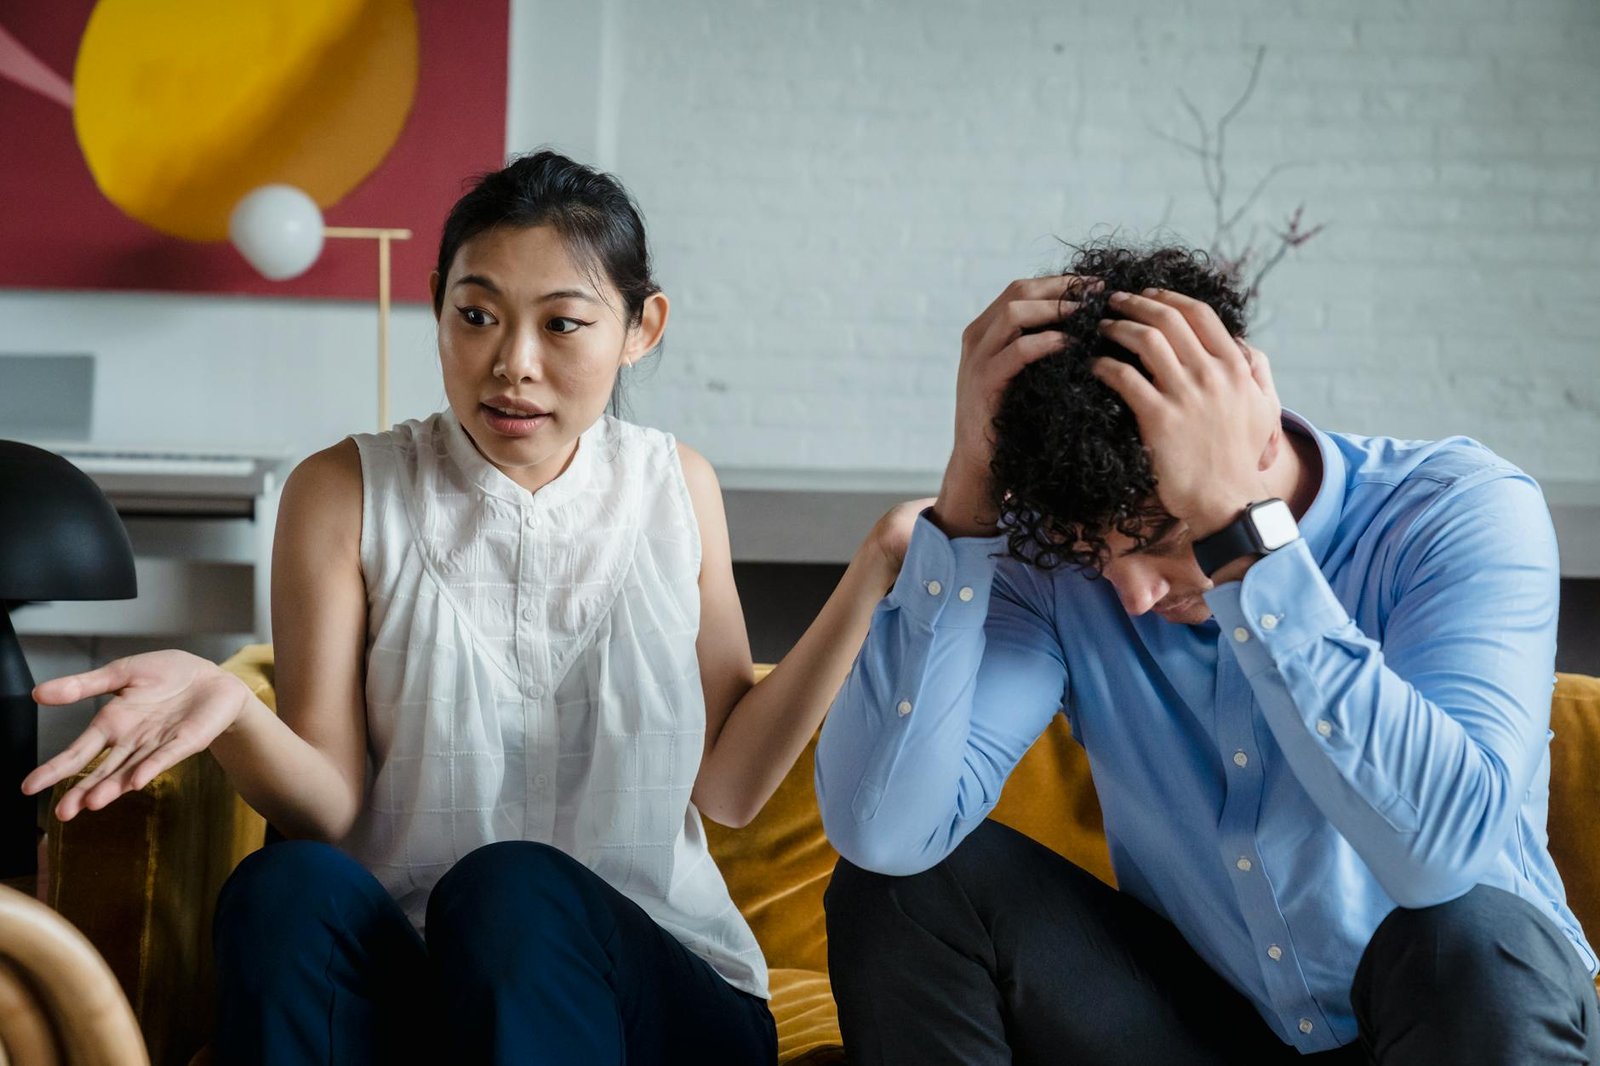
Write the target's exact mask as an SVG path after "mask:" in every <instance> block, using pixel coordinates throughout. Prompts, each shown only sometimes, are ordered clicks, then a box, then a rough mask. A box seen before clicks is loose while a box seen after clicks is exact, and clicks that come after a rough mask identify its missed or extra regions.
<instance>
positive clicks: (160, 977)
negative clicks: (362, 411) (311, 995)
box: [48, 645, 1600, 1066]
mask: <svg viewBox="0 0 1600 1066" xmlns="http://www.w3.org/2000/svg"><path fill="white" fill-rule="evenodd" d="M225 665H226V667H227V669H229V670H231V671H232V672H233V673H235V674H237V675H238V676H239V677H241V678H243V679H244V680H245V682H246V683H247V684H248V685H249V686H250V687H251V689H252V690H253V691H255V692H256V694H257V695H259V696H260V697H261V698H262V699H263V700H264V701H265V702H266V703H267V704H268V705H269V706H272V705H273V703H274V697H273V687H272V649H271V648H270V647H269V646H265V645H257V646H253V647H249V648H246V649H244V650H243V651H241V652H240V653H239V654H238V655H236V656H234V658H232V659H231V660H229V661H228V662H227V663H226V664H225ZM1551 727H1552V728H1553V729H1554V730H1555V734H1556V739H1555V741H1554V745H1553V748H1552V762H1553V765H1552V768H1551V796H1550V823H1549V825H1550V849H1551V851H1552V852H1553V853H1554V855H1555V859H1556V863H1557V865H1558V866H1559V867H1560V869H1561V871H1562V876H1563V877H1564V878H1565V880H1566V884H1567V891H1568V893H1569V895H1570V898H1571V900H1572V906H1573V909H1574V910H1576V911H1577V913H1578V917H1579V918H1580V920H1582V921H1583V922H1584V924H1585V926H1586V927H1587V928H1588V929H1590V930H1591V931H1600V679H1596V678H1589V677H1580V676H1575V675H1561V676H1560V677H1559V678H1558V684H1557V687H1556V693H1555V700H1554V703H1553V708H1552V723H1551ZM811 773H812V751H811V749H810V748H809V747H808V748H807V750H806V751H805V753H804V754H803V755H802V756H801V757H800V760H799V762H798V763H797V764H796V765H795V767H794V769H793V770H792V771H790V773H789V775H788V777H787V778H786V779H785V780H784V782H783V784H782V785H781V786H780V787H779V789H778V792H777V794H776V795H774V796H773V798H772V800H771V802H769V803H768V804H767V806H766V808H765V809H764V810H763V811H762V812H761V815H760V816H759V817H758V818H757V819H756V820H755V821H754V822H753V823H751V825H749V826H748V827H746V828H745V829H742V830H727V829H723V828H721V827H718V826H714V825H710V824H709V823H708V825H707V828H708V830H709V832H710V837H711V847H712V852H713V854H714V855H715V857H716V859H717V862H718V864H719V865H720V866H721V868H722V871H723V873H724V875H725V876H726V878H727V881H728V887H729V889H730V890H731V892H732V893H733V898H734V900H735V901H736V902H737V903H738V904H739V907H740V909H741V910H742V911H743V912H744V914H745V917H746V918H747V919H748V920H749V922H750V925H751V927H752V928H753V929H754V931H755V934H756V937H757V939H759V940H760V941H761V946H762V948H763V949H764V950H765V952H766V956H767V961H768V963H769V964H770V966H771V968H772V988H773V1000H772V1010H773V1014H774V1015H775V1016H776V1018H777V1020H778V1040H779V1058H780V1061H781V1062H783V1063H785V1064H796V1066H798V1064H807V1066H818V1064H823V1063H842V1062H844V1054H843V1051H842V1050H841V1049H840V1042H839V1028H838V1021H837V1016H836V1014H835V1012H834V1005H833V999H832V995H831V993H830V991H829V986H828V977H827V972H826V971H827V947H826V943H825V934H824V926H823V913H822V892H823V889H824V888H825V887H826V886H827V883H828V877H829V875H830V874H831V872H832V870H833V864H834V861H835V859H836V855H835V853H834V851H833V849H832V848H830V847H829V846H828V843H827V841H826V840H825V839H824V838H823V834H822V825H821V821H820V818H819V816H818V814H817V805H816V800H815V797H814V796H813V793H812V787H811ZM61 787H65V786H61ZM994 817H995V818H997V819H999V820H1000V821H1002V822H1005V823H1006V824H1008V825H1011V826H1013V827H1015V828H1017V829H1019V830H1021V831H1022V832H1024V833H1027V834H1029V835H1030V836H1032V837H1034V838H1035V839H1038V840H1040V841H1043V842H1044V843H1045V844H1047V845H1049V846H1050V847H1052V848H1054V849H1056V850H1057V851H1059V852H1060V853H1062V854H1064V855H1066V856H1067V857H1069V858H1071V859H1072V860H1073V861H1075V862H1077V863H1079V864H1080V865H1082V866H1083V867H1085V868H1086V869H1088V870H1090V871H1092V872H1093V873H1095V874H1096V875H1098V876H1099V877H1101V878H1104V879H1105V880H1107V881H1110V880H1111V864H1110V859H1109V856H1108V854H1107V852H1106V845H1105V838H1104V836H1103V834H1102V831H1101V826H1100V809H1099V804H1098V802H1097V801H1096V799H1095V795H1094V789H1093V786H1092V784H1091V782H1090V779H1089V770H1088V764H1087V761H1086V759H1085V758H1084V755H1083V752H1082V749H1081V748H1079V747H1078V745H1077V744H1076V743H1075V742H1074V741H1073V740H1072V738H1071V735H1070V734H1069V733H1068V732H1067V729H1066V726H1065V723H1064V722H1062V721H1060V720H1058V721H1057V723H1056V724H1055V725H1054V726H1053V727H1052V728H1051V729H1050V730H1049V731H1048V732H1047V733H1046V734H1045V735H1044V736H1043V737H1041V738H1040V740H1039V741H1038V743H1037V744H1035V745H1034V747H1033V749H1032V750H1031V751H1030V752H1029V753H1028V755H1027V757H1026V758H1024V759H1023V761H1022V763H1021V765H1020V766H1018V768H1017V770H1016V771H1015V772H1014V773H1013V774H1012V776H1011V779H1010V780H1009V782H1008V783H1007V785H1006V789H1005V793H1004V795H1003V796H1002V798H1001V801H1000V805H999V807H998V808H997V809H996V810H995V813H994ZM263 829H264V827H263V824H262V821H261V819H260V818H259V817H258V816H257V815H255V813H254V812H252V811H251V810H250V809H249V808H247V807H245V806H244V804H243V803H242V802H240V801H239V799H238V797H237V796H236V795H234V793H233V792H232V790H231V789H230V788H229V787H228V784H227V781H226V780H225V779H224V777H223V775H222V773H221V771H220V770H219V769H218V767H217V765H216V763H215V762H214V761H212V760H211V758H210V757H209V756H204V755H202V756H197V757H195V758H193V759H189V760H187V761H186V762H185V763H183V764H182V765H180V766H177V767H175V768H173V769H172V770H170V771H168V772H167V773H166V774H164V775H162V776H161V777H159V778H157V779H156V780H155V781H153V782H151V783H150V785H149V786H147V787H146V788H145V789H144V791H143V792H141V793H139V794H137V795H132V796H126V797H124V798H123V799H121V800H119V801H118V802H117V803H114V804H112V805H111V806H110V807H108V808H107V809H105V810H103V811H98V812H85V813H84V814H83V815H81V816H80V817H78V818H76V819H74V820H73V821H72V822H70V823H67V824H65V825H63V824H60V823H52V824H51V826H50V827H49V833H48V853H49V874H50V877H49V888H48V892H49V901H50V903H51V904H52V905H53V906H55V907H56V908H57V909H58V910H59V911H60V912H61V913H62V914H64V915H65V916H66V917H67V918H68V919H70V920H71V921H72V922H73V923H74V924H76V925H77V926H78V927H79V928H80V929H82V930H83V931H84V932H85V933H87V934H88V936H89V938H90V940H91V941H92V942H93V943H94V944H95V946H96V947H98V948H99V949H100V951H101V952H102V954H104V956H105V958H106V961H107V962H108V963H109V964H110V965H111V968H112V971H113V972H114V973H115V974H116V975H117V977H118V979H119V980H120V981H121V982H122V985H123V988H124V989H125V990H126V991H127V993H128V999H129V1000H130V1002H131V1003H132V1004H133V1008H134V1011H135V1013H136V1015H137V1016H138V1019H139V1022H140V1025H141V1027H142V1029H143V1031H144V1034H145V1039H146V1041H147V1043H148V1044H149V1047H150V1053H151V1061H152V1062H153V1063H155V1064H156V1066H169V1064H170V1066H182V1064H184V1063H186V1062H189V1061H190V1058H191V1056H193V1055H194V1054H195V1053H196V1051H197V1050H198V1049H200V1048H201V1047H202V1045H203V1044H204V1043H205V1040H206V1037H207V1033H208V1029H209V1012H210V1008H211V974H210V970H211V944H210V923H211V913H212V905H213V903H214V901H215V899H216V896H217V891H218V889H219V888H220V887H221V884H222V881H223V879H224V878H226V876H227V874H228V872H229V871H230V870H231V869H232V868H233V866H234V864H235V863H237V862H238V861H239V860H240V859H241V858H243V857H244V856H245V855H246V854H248V853H249V852H250V851H252V850H254V849H255V848H258V847H260V846H261V842H262V833H263Z"/></svg>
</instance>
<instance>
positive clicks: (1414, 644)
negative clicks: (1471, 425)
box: [1206, 476, 1560, 907]
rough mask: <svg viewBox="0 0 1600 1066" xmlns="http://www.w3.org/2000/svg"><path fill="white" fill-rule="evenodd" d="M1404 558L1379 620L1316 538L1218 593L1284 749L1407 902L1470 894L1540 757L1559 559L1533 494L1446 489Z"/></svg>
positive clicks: (1499, 480) (1403, 544)
mask: <svg viewBox="0 0 1600 1066" xmlns="http://www.w3.org/2000/svg"><path fill="white" fill-rule="evenodd" d="M1408 521H1410V526H1409V528H1407V529H1405V530H1401V531H1398V532H1397V533H1396V535H1395V538H1394V549H1393V554H1390V553H1389V551H1387V550H1385V549H1383V548H1380V549H1377V550H1374V551H1373V562H1372V566H1374V567H1381V568H1383V569H1384V570H1385V571H1387V573H1388V574H1389V575H1390V583H1391V588H1390V590H1389V591H1388V596H1387V599H1388V604H1389V605H1390V609H1389V611H1388V613H1387V615H1386V616H1384V615H1383V614H1381V613H1380V614H1379V615H1378V616H1377V617H1378V618H1379V619H1380V620H1379V621H1378V622H1376V623H1369V625H1373V626H1374V627H1375V628H1377V629H1378V630H1379V632H1376V633H1368V632H1363V631H1362V630H1361V629H1360V628H1358V626H1357V625H1356V623H1355V622H1354V621H1353V620H1352V619H1351V617H1350V615H1349V613H1348V612H1347V611H1346V609H1345V608H1344V606H1343V605H1342V604H1341V602H1340V600H1339V599H1338V598H1337V597H1336V596H1335V594H1334V592H1333V590H1332V588H1330V587H1329V584H1328V581H1327V579H1326V578H1325V577H1324V576H1323V574H1322V572H1321V570H1320V569H1319V568H1318V567H1317V564H1316V561H1315V560H1314V559H1313V558H1312V556H1311V553H1310V551H1309V549H1308V547H1307V546H1306V544H1305V542H1304V541H1299V542H1296V543H1294V544H1291V545H1289V546H1288V547H1286V548H1284V549H1282V550H1280V551H1278V552H1275V553H1273V554H1271V555H1269V556H1267V557H1266V558H1264V559H1261V560H1260V561H1258V562H1257V563H1256V564H1255V565H1254V566H1252V567H1251V568H1250V569H1249V570H1248V571H1247V572H1246V574H1245V577H1244V580H1243V581H1242V582H1230V583H1229V584H1226V585H1222V586H1219V587H1218V588H1216V589H1214V590H1212V591H1211V592H1210V593H1208V594H1207V596H1206V600H1207V602H1208V603H1210V605H1211V608H1212V610H1213V612H1214V613H1215V615H1216V617H1217V620H1218V622H1219V623H1220V624H1221V626H1222V631H1223V633H1224V634H1225V636H1226V638H1227V641H1228V643H1229V644H1230V646H1231V647H1232V649H1233V652H1234V654H1235V656H1236V657H1237V658H1238V661H1239V664H1240V666H1241V667H1242V668H1243V671H1244V673H1245V676H1246V677H1247V678H1248V679H1249V682H1250V685H1251V687H1252V689H1253V690H1254V692H1255V695H1256V699H1257V701H1258V702H1259V703H1260V705H1261V710H1262V714H1263V716H1264V717H1265V718H1266V721H1267V724H1268V727H1269V728H1270V729H1271V730H1272V733H1273V736H1274V737H1275V738H1276V740H1277V742H1278V744H1279V746H1280V747H1281V748H1282V750H1283V753H1284V757H1285V759H1286V760H1287V761H1288V762H1289V764H1290V767H1291V769H1292V770H1293V772H1294V773H1295V775H1296V777H1297V778H1298V779H1299V781H1300V782H1301V784H1302V785H1303V786H1304V788H1305V789H1306V791H1307V792H1308V793H1309V794H1310V796H1311V799H1312V800H1313V802H1315V803H1316V804H1317V806H1318V808H1319V809H1320V810H1321V811H1322V812H1323V813H1324V814H1325V815H1326V816H1327V817H1328V819H1329V821H1331V822H1332V823H1333V824H1334V826H1335V827H1336V828H1338V829H1339V831H1340V832H1341V833H1342V834H1343V835H1344V837H1345V838H1346V839H1347V840H1349V841H1350V843H1351V845H1352V846H1353V847H1354V848H1355V849H1356V851H1357V853H1358V854H1360V855H1361V857H1362V859H1363V860H1365V862H1366V863H1367V865H1368V866H1369V867H1370V868H1371V869H1372V872H1373V874H1374V875H1375V876H1376V877H1377V878H1378V881H1379V883H1380V884H1382V885H1383V887H1384V889H1385V891H1387V892H1388V894H1389V895H1390V896H1391V897H1392V898H1393V899H1394V900H1395V901H1396V902H1397V903H1399V904H1400V905H1401V906H1406V907H1423V906H1429V905H1432V904H1435V903H1441V902H1444V901H1447V900H1450V899H1454V898H1455V897H1457V896H1459V895H1461V894H1463V893H1465V892H1466V891H1468V890H1469V889H1471V888H1472V886H1473V885H1474V884H1476V883H1477V882H1478V880H1479V879H1480V878H1481V876H1482V875H1483V873H1484V871H1485V870H1486V869H1487V868H1488V866H1489V864H1490V863H1491V862H1492V861H1493V859H1494V857H1495V856H1496V855H1497V854H1498V853H1499V852H1500V851H1501V850H1502V848H1503V846H1504V844H1505V841H1506V839H1507V836H1508V834H1509V833H1510V832H1511V831H1512V830H1513V828H1514V825H1515V821H1516V817H1517V813H1518V811H1519V809H1520V807H1521V806H1522V804H1523V803H1524V802H1525V800H1526V798H1527V793H1528V789H1529V787H1530V785H1531V783H1532V781H1533V778H1534V774H1535V772H1536V771H1537V769H1538V767H1539V765H1540V763H1541V761H1542V760H1543V759H1544V757H1545V753H1546V748H1547V742H1548V736H1549V734H1548V732H1547V729H1548V724H1549V717H1550V694H1551V689H1552V686H1553V684H1554V659H1555V627H1556V605H1557V601H1558V594H1559V581H1560V577H1559V574H1560V569H1559V566H1558V563H1557V554H1556V542H1555V533H1554V530H1553V528H1552V527H1551V523H1550V517H1549V511H1548V510H1547V509H1546V507H1545V505H1544V500H1543V497H1542V496H1541V495H1540V493H1539V490H1538V487H1537V486H1536V485H1534V484H1533V482H1532V481H1530V480H1528V479H1526V478H1523V477H1511V476H1499V477H1496V478H1495V479H1494V480H1490V481H1484V482H1480V483H1478V484H1476V485H1473V486H1471V487H1469V488H1466V489H1464V490H1462V491H1459V492H1456V493H1455V494H1454V495H1448V496H1443V497H1442V498H1441V499H1439V500H1438V501H1436V502H1435V503H1433V504H1432V505H1431V506H1430V507H1428V508H1427V509H1426V510H1425V511H1424V512H1423V513H1422V514H1421V515H1420V516H1419V517H1417V518H1415V519H1414V520H1410V519H1408Z"/></svg>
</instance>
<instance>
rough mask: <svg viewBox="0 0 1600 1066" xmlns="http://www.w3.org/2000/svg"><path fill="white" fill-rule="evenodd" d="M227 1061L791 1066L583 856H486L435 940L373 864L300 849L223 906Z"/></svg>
mask: <svg viewBox="0 0 1600 1066" xmlns="http://www.w3.org/2000/svg"><path fill="white" fill-rule="evenodd" d="M215 940H216V954H217V975H218V978H217V981H218V1017H217V1035H216V1040H215V1042H214V1043H213V1045H212V1046H213V1051H214V1053H215V1055H216V1061H217V1062H218V1063H219V1064H220V1066H235V1064H240V1063H271V1064H272V1066H289V1064H296V1063H319V1064H339V1066H345V1064H354V1063H367V1062H412V1061H426V1060H427V1059H428V1058H430V1057H431V1058H434V1059H435V1060H436V1061H440V1062H471V1063H541V1064H544V1063H548V1064H573V1066H578V1064H581V1066H622V1064H627V1066H647V1064H648V1066H674V1064H678V1063H683V1064H689V1063H693V1064H695V1066H703V1064H706V1063H718V1064H721V1063H727V1064H730V1066H745V1064H750V1066H755V1064H768V1063H774V1062H776V1061H777V1032H776V1029H775V1027H774V1025H773V1021H772V1015H771V1013H770V1012H769V1011H768V1010H767V1004H766V1001H765V1000H763V999H761V998H760V997H759V996H752V995H749V994H747V993H744V992H741V991H739V990H737V989H735V988H733V987H732V986H731V985H729V984H728V983H727V982H726V981H724V980H723V979H722V978H721V977H719V976H718V975H717V973H716V972H715V971H714V970H712V969H711V967H710V966H709V965H707V964H706V963H705V962H704V961H703V960H702V959H700V958H699V957H698V956H696V955H694V954H693V953H691V952H690V951H688V949H686V948H685V947H684V946H683V945H682V944H680V943H679V942H678V941H677V940H676V939H675V938H674V937H673V936H672V935H671V934H669V933H668V932H666V931H665V930H663V929H662V928H661V927H660V926H658V925H656V923H655V922H654V921H652V920H651V919H650V917H649V916H648V915H646V914H645V912H644V911H643V910H641V909H640V908H639V907H638V906H637V905H636V904H634V903H633V902H632V901H631V900H629V899H628V898H627V897H625V896H623V895H622V894H621V893H619V892H618V891H616V890H615V889H614V888H612V887H611V886H610V885H608V884H606V883H605V881H603V880H601V879H600V878H599V877H598V876H596V875H595V874H594V873H593V872H591V871H590V870H589V869H587V868H586V867H585V866H583V864H581V863H579V862H577V861H576V860H574V859H572V858H571V857H569V856H567V855H566V854H564V853H562V852H560V851H558V850H556V849H555V848H552V847H548V846H546V845H543V844H533V843H527V842H522V841H513V842H505V843H499V844H490V845H488V846H487V847H483V848H479V849H478V850H477V851H474V852H472V853H471V854H470V855H468V856H466V857H465V858H463V859H462V860H461V861H460V862H458V863H456V865H455V866H454V867H453V868H452V869H451V870H450V872H449V873H447V874H446V875H445V876H444V877H443V878H442V879H441V880H440V881H439V883H438V884H437V885H436V886H435V887H434V890H433V894H432V895H431V896H430V897H429V900H428V920H427V940H426V942H424V940H423V938H422V937H420V936H418V935H417V932H416V930H415V929H413V928H412V926H411V923H410V922H409V921H408V920H407V919H406V916H405V914H404V913H403V912H402V911H401V909H400V907H399V905H398V904H396V903H395V902H394V900H393V899H391V898H390V897H389V894H388V893H387V892H385V891H384V889H383V887H382V886H381V885H379V884H378V882H377V880H376V879H375V878H373V876H372V875H371V874H370V873H368V872H367V871H366V870H365V869H364V868H363V867H362V866H361V865H360V864H359V863H357V862H356V861H355V860H353V859H351V858H350V857H349V856H347V855H345V854H344V853H343V852H340V851H339V850H338V849H336V848H332V847H329V846H328V845H325V844H315V843H311V842H308V841H287V842H284V843H280V844H273V845H270V846H268V847H266V848H263V849H262V850H261V851H259V852H256V853H255V854H254V855H251V856H250V857H249V858H247V859H245V860H244V862H243V863H241V864H240V866H239V868H238V870H236V871H235V872H234V874H233V876H232V877H231V878H229V880H228V883H227V884H226V885H225V886H223V890H222V895H221V897H220V898H219V899H218V901H217V918H216V934H215Z"/></svg>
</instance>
